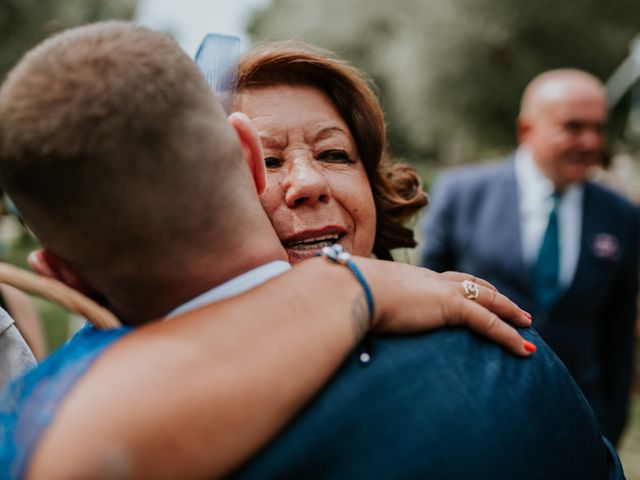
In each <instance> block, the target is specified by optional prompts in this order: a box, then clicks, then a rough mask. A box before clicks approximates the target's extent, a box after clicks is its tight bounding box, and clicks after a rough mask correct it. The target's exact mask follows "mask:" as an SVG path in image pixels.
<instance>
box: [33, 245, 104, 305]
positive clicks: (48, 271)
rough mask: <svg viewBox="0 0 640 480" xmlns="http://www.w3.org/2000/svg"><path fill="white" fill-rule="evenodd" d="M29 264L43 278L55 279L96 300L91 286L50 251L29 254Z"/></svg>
mask: <svg viewBox="0 0 640 480" xmlns="http://www.w3.org/2000/svg"><path fill="white" fill-rule="evenodd" d="M27 262H28V263H29V266H30V267H31V269H32V270H33V271H34V272H36V273H37V274H38V275H41V276H43V277H49V278H54V279H56V280H59V281H60V282H62V283H64V284H66V285H67V286H69V287H71V288H73V289H74V290H78V291H79V292H81V293H83V294H84V295H86V296H88V297H90V298H94V297H95V296H96V292H95V290H94V289H93V288H91V287H90V286H89V284H88V283H87V282H86V281H85V280H84V279H83V278H82V277H81V276H80V275H79V274H78V273H77V272H76V271H75V270H74V268H73V267H72V266H70V265H69V264H68V263H67V262H65V261H64V260H63V259H61V258H60V257H58V256H57V255H56V254H55V253H52V252H50V251H49V250H46V249H44V250H35V251H33V252H31V253H30V254H29V257H28V258H27Z"/></svg>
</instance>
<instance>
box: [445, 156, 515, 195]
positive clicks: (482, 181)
mask: <svg viewBox="0 0 640 480" xmlns="http://www.w3.org/2000/svg"><path fill="white" fill-rule="evenodd" d="M513 172H514V170H513V161H511V159H507V160H505V159H501V160H493V161H489V162H486V163H482V164H479V165H471V166H464V167H456V168H453V169H450V170H447V171H445V172H443V173H442V174H440V175H439V176H438V179H437V181H436V184H447V185H448V186H461V187H465V188H469V187H472V186H482V185H487V184H490V183H491V182H493V181H495V180H496V178H499V177H507V176H509V175H513Z"/></svg>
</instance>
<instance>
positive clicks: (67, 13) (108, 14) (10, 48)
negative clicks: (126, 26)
mask: <svg viewBox="0 0 640 480" xmlns="http://www.w3.org/2000/svg"><path fill="white" fill-rule="evenodd" d="M136 4H137V1H136V0H0V79H2V78H4V76H5V75H6V73H7V72H8V71H9V70H10V69H11V67H12V66H13V65H14V64H15V63H16V62H17V61H18V60H19V59H20V57H21V56H22V55H23V54H24V53H25V52H26V51H27V50H29V49H30V48H31V47H33V46H34V45H35V44H37V43H38V42H40V41H41V40H43V39H44V38H45V37H47V36H49V35H51V34H52V33H54V32H57V31H59V30H62V29H65V28H69V27H72V26H75V25H81V24H83V23H88V22H94V21H97V20H104V19H109V18H118V19H131V18H133V15H134V14H135V11H136Z"/></svg>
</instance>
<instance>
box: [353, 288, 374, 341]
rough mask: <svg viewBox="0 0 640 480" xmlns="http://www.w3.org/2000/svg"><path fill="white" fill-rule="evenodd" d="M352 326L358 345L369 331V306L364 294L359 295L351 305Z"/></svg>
mask: <svg viewBox="0 0 640 480" xmlns="http://www.w3.org/2000/svg"><path fill="white" fill-rule="evenodd" d="M351 324H352V325H353V333H354V336H355V341H356V343H357V342H359V341H360V340H362V339H363V338H364V336H365V335H366V334H367V331H368V330H369V327H370V325H369V306H368V305H367V299H366V298H365V296H364V293H360V294H358V296H357V297H356V298H355V300H354V301H353V304H352V305H351Z"/></svg>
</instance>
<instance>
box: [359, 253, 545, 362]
mask: <svg viewBox="0 0 640 480" xmlns="http://www.w3.org/2000/svg"><path fill="white" fill-rule="evenodd" d="M353 260H354V261H355V262H356V264H357V265H358V267H359V268H360V269H361V271H362V273H363V275H364V277H365V279H366V280H367V282H368V283H369V286H370V288H371V291H372V294H373V298H374V301H375V309H376V311H375V318H374V321H373V326H372V329H373V330H375V331H380V332H390V333H411V332H417V331H424V330H432V329H436V328H441V327H445V326H462V327H466V328H469V329H471V330H473V331H474V332H476V333H479V334H481V335H483V336H485V337H487V338H489V339H490V340H492V341H494V342H496V343H498V344H499V345H502V346H503V347H505V348H506V349H507V350H509V351H510V352H512V353H514V354H516V355H520V356H529V355H531V354H532V353H533V352H535V350H536V346H535V345H534V344H533V343H531V342H529V341H527V340H525V339H523V338H522V337H521V336H520V334H519V333H518V331H517V330H516V329H515V328H514V327H513V326H516V327H529V326H530V325H531V315H530V314H529V313H527V312H525V311H524V310H522V309H520V308H519V307H518V306H517V305H516V304H515V303H513V302H512V301H511V300H509V299H508V298H507V297H505V296H504V295H502V294H501V293H499V292H498V291H497V290H496V288H495V287H494V286H493V285H491V284H490V283H489V282H487V281H485V280H482V279H479V278H476V277H474V276H472V275H468V274H465V273H459V272H445V273H436V272H434V271H432V270H428V269H426V268H422V267H416V266H412V265H406V264H401V263H395V262H387V261H382V260H373V259H369V258H361V257H354V258H353ZM465 281H467V282H472V285H467V288H466V289H465V285H464V284H463V282H465ZM474 285H475V287H477V296H475V295H474ZM474 296H475V297H476V298H470V297H474ZM512 325H513V326H512Z"/></svg>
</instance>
